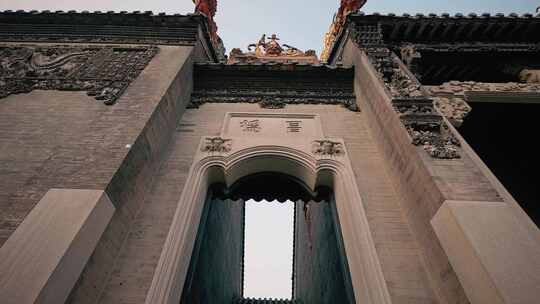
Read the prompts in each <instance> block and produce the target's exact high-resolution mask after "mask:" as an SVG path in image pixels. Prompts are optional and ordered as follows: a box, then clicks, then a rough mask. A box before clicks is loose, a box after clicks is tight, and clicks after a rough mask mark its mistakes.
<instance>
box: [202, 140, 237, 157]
mask: <svg viewBox="0 0 540 304" xmlns="http://www.w3.org/2000/svg"><path fill="white" fill-rule="evenodd" d="M231 146H232V140H231V139H224V138H221V137H206V138H205V139H204V144H203V146H202V148H201V151H202V152H210V153H212V152H216V153H228V152H230V151H231Z"/></svg>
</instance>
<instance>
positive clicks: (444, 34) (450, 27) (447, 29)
mask: <svg viewBox="0 0 540 304" xmlns="http://www.w3.org/2000/svg"><path fill="white" fill-rule="evenodd" d="M445 25H446V27H445V29H444V31H443V32H442V34H441V37H440V38H441V40H443V41H446V40H447V39H446V37H447V36H448V34H449V33H450V31H451V30H454V28H455V25H456V23H454V22H448V23H446V24H445Z"/></svg>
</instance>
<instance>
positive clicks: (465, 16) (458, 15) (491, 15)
mask: <svg viewBox="0 0 540 304" xmlns="http://www.w3.org/2000/svg"><path fill="white" fill-rule="evenodd" d="M349 16H351V17H368V16H380V17H396V18H414V19H422V18H423V19H430V18H440V19H447V18H450V19H474V18H484V19H487V18H495V19H497V18H521V19H529V18H540V13H539V14H535V13H522V14H518V13H515V12H511V13H506V14H505V13H486V12H484V13H475V12H470V13H468V14H463V13H460V12H457V13H454V15H451V14H450V13H439V14H437V13H426V14H424V13H416V14H414V15H413V14H409V13H403V14H401V15H397V14H394V13H386V14H383V13H379V12H373V13H371V14H367V13H365V12H363V11H358V12H356V13H352V14H350V15H349Z"/></svg>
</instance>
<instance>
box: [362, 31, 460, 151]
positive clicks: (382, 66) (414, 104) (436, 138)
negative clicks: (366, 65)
mask: <svg viewBox="0 0 540 304" xmlns="http://www.w3.org/2000/svg"><path fill="white" fill-rule="evenodd" d="M375 30H376V31H375ZM353 32H354V35H353V37H356V43H357V45H358V46H359V47H360V48H362V49H363V50H364V51H365V52H366V54H367V56H368V58H369V60H370V62H371V64H372V65H373V67H374V68H375V70H376V71H377V72H378V73H379V76H380V78H381V80H382V81H383V82H384V84H385V86H386V88H387V90H388V92H389V94H390V97H391V98H392V106H393V108H394V110H395V111H396V112H397V113H398V115H399V118H400V120H401V122H402V123H403V125H404V126H405V128H406V130H407V132H408V133H409V136H410V137H411V142H412V144H413V145H415V146H422V147H423V148H424V150H425V151H426V152H427V153H428V154H429V155H430V156H432V157H434V158H440V159H454V158H459V157H460V155H459V152H458V147H459V146H460V143H459V141H458V140H457V139H456V138H455V137H454V136H453V135H452V133H451V132H450V130H449V129H448V127H447V126H446V124H445V122H444V119H443V117H442V116H441V115H440V114H439V113H438V112H437V110H436V108H435V104H434V100H433V99H432V97H431V96H430V95H429V94H428V93H427V91H425V90H424V89H423V88H422V85H421V84H420V82H419V81H418V80H417V79H416V78H415V77H414V76H412V74H409V73H407V72H406V70H404V69H403V68H402V66H401V65H400V64H399V59H398V58H397V56H396V55H395V54H394V53H393V52H392V51H391V50H390V49H389V48H387V47H386V45H384V42H383V36H382V30H381V28H380V26H378V27H376V28H375V27H363V26H359V27H356V28H353ZM401 52H402V55H404V57H405V58H406V59H407V58H408V59H410V60H409V61H410V62H408V63H409V64H411V63H412V62H413V60H414V59H416V58H419V54H416V51H415V50H414V46H408V47H406V48H402V49H401ZM403 53H404V54H403Z"/></svg>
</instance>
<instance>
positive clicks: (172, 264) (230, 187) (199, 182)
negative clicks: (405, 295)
mask: <svg viewBox="0 0 540 304" xmlns="http://www.w3.org/2000/svg"><path fill="white" fill-rule="evenodd" d="M211 139H212V142H219V143H221V144H223V143H225V144H226V145H227V147H226V148H223V149H222V148H220V147H214V146H211V147H210V148H208V147H209V145H208V142H210V140H209V139H203V140H202V141H201V146H200V147H201V149H200V151H202V152H203V153H198V155H197V156H196V158H195V161H194V163H193V165H192V167H191V170H190V174H189V177H188V179H187V182H186V184H185V186H184V191H183V192H182V196H181V198H180V200H179V202H178V207H177V210H176V213H175V215H174V218H173V223H172V225H171V229H170V230H169V234H168V236H167V240H166V242H165V245H164V247H163V250H162V254H161V257H160V261H159V263H158V266H157V268H156V272H155V274H154V279H153V281H152V286H151V287H150V290H149V292H148V296H147V299H146V303H148V304H150V303H168V304H177V303H179V302H180V301H181V299H182V294H183V291H184V288H185V286H186V281H189V280H192V278H193V277H194V276H193V275H191V277H190V274H191V273H193V266H192V267H191V268H190V265H191V261H192V259H191V257H192V254H193V253H194V249H195V247H196V245H197V238H198V227H199V226H200V224H201V219H204V218H205V216H204V212H206V211H205V208H204V206H206V205H207V202H208V201H209V200H212V199H213V198H217V199H221V198H228V199H230V198H232V199H235V198H238V197H240V198H241V197H242V195H239V193H242V190H241V189H246V188H249V187H236V185H247V184H248V182H247V181H248V180H249V181H250V182H255V181H254V180H255V179H254V177H255V176H257V174H267V173H272V174H280V175H281V176H286V177H287V178H288V179H289V180H291V179H292V180H294V181H295V183H296V184H298V185H297V186H298V188H296V189H302V190H301V191H300V190H293V191H291V193H302V195H305V194H304V193H305V192H307V193H308V194H309V196H310V197H312V198H315V201H316V199H318V198H317V196H318V195H319V193H320V192H321V191H320V189H324V188H326V189H331V191H329V193H330V194H328V196H327V197H328V206H329V207H330V208H331V211H330V212H329V214H332V217H337V218H338V220H339V222H337V221H336V219H334V218H332V219H331V223H332V224H331V225H329V226H332V227H334V233H335V234H336V235H338V234H337V233H336V232H337V231H339V230H340V231H341V233H340V235H341V239H342V241H341V242H339V239H340V238H336V242H334V244H337V245H333V246H330V247H332V248H334V249H336V248H337V249H336V250H338V253H339V254H341V255H342V256H343V257H346V261H347V264H348V268H349V277H350V283H349V285H347V282H346V279H345V280H344V282H343V283H342V284H341V285H342V286H343V285H344V286H352V288H345V290H346V292H347V300H350V301H356V303H390V296H389V293H388V290H387V287H386V284H385V281H384V277H383V274H382V271H381V268H380V263H379V259H378V257H377V253H376V251H375V246H374V243H373V239H372V237H371V234H370V229H369V225H368V221H367V218H366V214H365V211H364V207H363V205H362V199H361V197H360V194H359V192H358V187H357V185H356V182H355V176H354V173H353V170H352V168H351V166H350V160H349V159H348V155H347V152H346V150H345V149H344V145H343V143H341V144H340V145H341V146H342V147H343V149H341V150H339V153H327V151H321V150H318V149H313V150H312V149H311V146H312V144H311V142H306V143H301V145H303V146H302V148H301V149H297V148H293V147H289V146H279V145H261V144H259V145H257V144H253V145H250V144H249V142H247V141H244V142H239V144H238V145H237V146H236V145H235V144H234V143H233V142H231V140H223V139H220V140H216V138H211ZM321 142H329V141H327V140H318V141H315V142H313V145H314V144H315V143H317V145H318V144H319V143H321ZM330 143H331V144H332V145H334V144H335V142H330ZM336 151H337V150H333V152H336ZM330 152H332V151H330ZM261 176H263V175H261ZM219 184H221V185H225V186H222V190H220V191H222V192H223V193H224V195H225V196H224V197H220V195H221V194H219V195H217V196H216V194H212V193H213V192H214V187H215V185H219ZM263 184H266V185H268V183H263ZM284 187H285V186H284ZM270 188H274V189H276V188H277V187H270ZM270 188H269V191H270ZM223 189H224V190H223ZM254 189H255V188H254ZM259 189H260V188H259ZM261 192H264V191H261ZM280 192H283V191H277V192H274V193H273V195H277V196H279V195H281V193H280ZM216 193H217V192H216ZM235 195H237V197H235ZM302 195H301V196H302ZM205 202H206V203H205ZM240 205H241V204H240ZM297 206H298V204H297ZM312 206H317V205H315V204H313V205H312ZM239 209H242V208H239ZM296 209H297V212H299V211H300V210H301V211H303V210H304V206H303V205H302V207H301V208H296ZM315 209H316V208H315ZM315 209H313V208H311V203H308V207H306V211H307V212H306V213H308V212H310V211H308V210H315ZM322 209H324V208H322ZM327 210H330V209H327ZM312 213H313V212H312ZM322 214H324V212H322ZM296 218H297V219H298V218H299V216H296ZM321 218H325V219H328V218H329V217H328V216H326V217H325V216H322V217H321ZM334 223H339V225H337V226H339V230H338V229H336V228H335V227H336V225H335V224H334ZM236 227H238V226H236ZM235 231H236V230H235ZM240 231H241V229H240ZM306 231H308V230H307V229H306ZM238 235H239V237H237V238H236V239H239V238H241V233H240V234H238ZM203 238H204V237H203ZM295 243H298V242H295ZM308 246H309V243H308ZM239 251H240V250H237V252H239ZM236 256H237V259H238V255H236ZM336 260H340V259H334V261H336ZM339 263H342V262H341V260H340V262H339ZM235 265H236V264H235ZM310 267H311V266H310ZM340 267H342V266H340ZM311 268H313V267H311ZM237 269H238V268H237ZM334 269H336V268H334ZM341 269H343V267H342V268H341ZM295 273H296V274H300V273H302V271H299V270H298V268H297V265H296V264H295ZM240 276H241V275H239V272H237V273H236V274H235V276H234V277H235V278H238V277H240ZM344 277H345V278H347V276H344ZM240 280H241V278H240V279H236V281H235V282H240ZM294 281H295V282H297V283H298V282H301V281H300V279H299V277H298V276H297V277H295V280H294ZM302 282H304V281H302ZM310 284H311V285H309V284H308V285H309V286H313V285H312V283H310ZM192 286H193V285H192ZM235 286H241V284H240V283H238V284H236V285H235ZM294 289H295V293H294V294H295V296H296V297H298V296H299V294H300V290H302V287H300V285H299V284H296V283H295V287H294ZM351 289H352V291H350V290H351ZM186 290H187V289H186ZM236 290H239V289H238V287H237V289H236ZM239 294H240V292H236V295H239ZM352 294H353V295H352ZM231 295H232V293H231ZM227 297H228V298H230V297H229V296H228V295H227ZM319 298H320V297H319ZM351 299H352V300H351ZM201 303H203V302H201ZM214 303H217V302H214Z"/></svg>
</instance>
